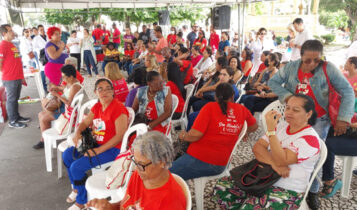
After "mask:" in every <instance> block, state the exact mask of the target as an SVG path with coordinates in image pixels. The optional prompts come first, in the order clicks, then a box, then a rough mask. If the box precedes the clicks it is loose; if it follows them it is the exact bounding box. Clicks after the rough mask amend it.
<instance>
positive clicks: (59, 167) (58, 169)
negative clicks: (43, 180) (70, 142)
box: [57, 149, 62, 179]
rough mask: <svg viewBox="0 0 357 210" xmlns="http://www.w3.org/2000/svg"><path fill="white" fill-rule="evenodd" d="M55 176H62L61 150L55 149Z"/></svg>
mask: <svg viewBox="0 0 357 210" xmlns="http://www.w3.org/2000/svg"><path fill="white" fill-rule="evenodd" d="M57 177H58V179H60V178H62V152H61V151H60V150H59V149H57Z"/></svg>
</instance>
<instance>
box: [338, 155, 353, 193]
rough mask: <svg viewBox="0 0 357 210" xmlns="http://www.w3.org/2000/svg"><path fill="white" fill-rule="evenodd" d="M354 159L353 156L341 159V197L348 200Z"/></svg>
mask: <svg viewBox="0 0 357 210" xmlns="http://www.w3.org/2000/svg"><path fill="white" fill-rule="evenodd" d="M354 160H355V158H354V157H353V156H344V157H343V170H342V189H341V196H342V197H343V198H348V196H349V194H350V187H351V179H352V169H353V166H354V164H353V163H354Z"/></svg>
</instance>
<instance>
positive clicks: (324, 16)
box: [319, 10, 349, 28]
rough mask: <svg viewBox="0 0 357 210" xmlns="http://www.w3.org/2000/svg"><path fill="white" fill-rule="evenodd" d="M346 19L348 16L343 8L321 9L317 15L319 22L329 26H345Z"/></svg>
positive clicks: (346, 24) (346, 23) (347, 19)
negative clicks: (330, 10) (336, 9)
mask: <svg viewBox="0 0 357 210" xmlns="http://www.w3.org/2000/svg"><path fill="white" fill-rule="evenodd" d="M348 21H349V17H348V16H347V15H346V12H345V11H344V10H338V11H336V12H327V11H325V10H322V11H321V12H320V16H319V22H320V24H322V25H324V26H326V27H329V28H346V27H347V26H348Z"/></svg>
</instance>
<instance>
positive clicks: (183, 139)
mask: <svg viewBox="0 0 357 210" xmlns="http://www.w3.org/2000/svg"><path fill="white" fill-rule="evenodd" d="M186 134H187V133H184V134H183V137H182V139H181V141H185V137H186Z"/></svg>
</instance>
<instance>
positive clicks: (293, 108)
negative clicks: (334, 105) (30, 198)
mask: <svg viewBox="0 0 357 210" xmlns="http://www.w3.org/2000/svg"><path fill="white" fill-rule="evenodd" d="M112 29H113V30H112V31H110V30H108V29H106V27H105V26H102V25H100V24H98V25H96V26H95V29H94V30H93V31H92V32H90V31H89V29H84V30H83V38H81V39H80V38H78V37H77V31H72V32H71V33H70V36H69V37H68V36H67V35H66V32H64V31H62V30H61V29H60V28H58V27H55V26H53V27H49V28H48V29H47V30H45V28H44V27H43V26H42V25H39V26H38V27H35V28H32V29H24V30H23V40H21V47H20V49H17V48H16V47H15V45H14V44H13V43H12V40H13V39H14V32H13V31H12V28H11V26H10V25H8V24H5V25H2V26H1V27H0V32H1V36H2V38H3V41H2V42H1V43H0V71H1V73H2V81H3V85H4V86H5V88H6V92H7V104H6V108H7V112H8V116H9V123H8V125H9V127H12V128H24V127H26V123H27V122H29V121H30V118H26V117H22V116H21V115H20V114H19V113H18V99H19V96H20V92H21V87H22V84H24V83H25V80H24V71H23V69H24V67H25V68H28V67H33V68H38V69H39V70H40V71H41V75H42V78H43V84H44V88H45V91H46V92H48V95H50V96H51V97H56V98H58V100H59V101H60V104H61V106H60V108H59V109H57V110H56V111H49V110H48V109H46V108H45V107H44V108H43V111H41V112H40V113H39V115H38V117H39V121H40V128H41V132H43V131H45V130H46V129H48V128H50V127H51V121H54V120H56V119H58V117H59V116H60V115H61V114H62V113H67V112H68V113H67V115H71V114H73V113H71V102H72V101H73V99H74V97H75V96H76V95H77V94H78V93H83V88H84V87H83V86H82V85H81V84H82V83H83V80H84V79H85V78H86V77H88V78H89V77H92V74H93V73H94V74H95V75H96V77H97V78H96V82H95V85H94V87H92V88H93V89H94V93H95V95H96V97H97V98H98V102H97V103H96V104H95V105H94V106H93V107H92V108H91V110H90V112H89V113H88V114H87V115H86V117H85V118H84V120H83V121H82V122H80V124H79V126H78V128H76V131H75V135H74V138H73V141H74V144H75V145H77V143H78V142H79V140H80V139H81V132H83V131H84V130H85V129H86V128H87V127H92V129H93V135H94V137H95V140H96V142H97V146H96V147H95V149H94V151H92V152H91V153H90V155H89V156H96V157H97V158H91V157H88V155H87V154H86V155H84V156H83V155H81V154H80V153H78V151H77V150H76V148H75V147H70V148H68V149H67V150H66V151H65V152H64V153H63V160H64V165H65V166H66V168H67V171H68V176H69V179H70V181H71V184H72V187H73V188H72V192H71V193H70V195H69V196H68V198H67V200H66V201H67V202H68V203H74V204H73V205H72V206H71V207H70V208H69V210H76V209H83V208H84V207H85V204H88V205H89V206H93V207H96V208H97V209H119V208H120V209H121V208H127V207H130V206H134V205H137V206H140V207H143V208H147V209H166V207H172V206H175V209H185V206H186V200H185V197H184V192H183V190H182V189H181V188H180V186H179V184H178V183H177V181H176V180H175V178H174V177H173V175H172V174H176V175H179V176H180V177H182V178H183V179H184V180H189V179H194V178H199V177H204V176H212V175H217V174H220V173H222V172H223V171H224V170H225V168H226V166H227V164H228V161H229V157H230V154H231V152H232V151H233V148H234V146H235V143H236V141H237V139H238V136H239V135H240V133H241V130H242V128H243V125H244V122H246V123H247V126H248V129H247V133H250V132H254V131H255V130H257V128H258V124H259V123H257V122H256V119H255V117H254V113H255V112H262V111H263V110H264V109H265V108H266V107H267V106H268V105H269V104H270V103H272V102H273V101H275V100H280V101H281V102H282V103H286V109H285V112H284V113H283V114H284V118H285V121H284V122H280V123H278V120H279V119H280V118H281V117H282V115H281V114H279V113H277V112H276V111H270V112H268V114H267V115H266V116H265V119H266V124H267V130H268V131H267V132H266V134H265V135H264V136H262V137H261V138H260V139H259V140H258V142H257V143H256V144H255V145H254V147H253V149H252V152H253V154H254V156H255V157H256V159H257V160H258V161H260V162H262V163H266V164H268V165H271V167H272V168H273V169H274V171H276V172H277V173H278V174H279V175H280V176H281V178H280V179H279V181H278V182H276V183H275V184H274V185H272V186H271V187H270V188H269V189H268V190H267V191H266V192H265V194H264V195H265V196H266V197H265V198H266V201H265V203H261V202H260V200H259V199H257V197H255V196H252V195H249V194H247V193H245V192H244V191H242V190H241V189H239V188H238V187H237V186H235V184H234V181H233V179H232V177H225V178H222V179H220V180H218V182H217V184H216V187H215V190H214V196H213V199H215V200H216V201H217V203H218V204H219V205H220V207H221V208H223V209H232V208H234V209H235V208H236V209H255V208H257V207H260V208H265V207H266V208H267V207H268V206H270V207H274V208H276V209H283V208H290V207H293V208H295V207H298V206H299V205H300V204H301V201H302V198H303V197H304V192H305V190H306V188H307V186H308V182H309V179H310V176H311V174H312V171H313V169H314V167H315V164H316V163H317V161H318V159H319V152H320V142H321V140H322V141H326V145H327V148H328V158H327V161H326V162H325V164H324V167H323V169H324V170H323V174H322V177H323V181H324V186H323V190H322V192H320V193H319V192H318V191H319V187H320V186H319V183H318V182H317V181H315V182H314V183H313V185H312V186H311V188H310V192H309V194H308V198H307V202H308V205H309V207H310V208H311V209H318V208H319V205H320V202H319V197H321V196H322V197H324V198H328V197H332V196H333V195H334V194H335V193H336V192H337V191H338V190H339V189H340V188H341V181H340V180H338V179H336V178H335V177H334V165H333V164H334V155H335V154H336V155H357V153H356V151H357V150H356V146H355V144H354V140H355V138H354V139H353V138H351V137H350V136H348V135H347V134H348V133H351V132H353V131H351V130H353V129H354V128H356V127H357V124H356V119H355V115H356V112H357V100H356V99H357V56H350V57H348V58H347V61H346V65H345V67H344V69H343V72H342V71H341V70H340V69H337V68H336V67H335V66H334V65H333V64H332V63H330V62H328V61H325V60H323V45H322V43H321V42H320V41H318V40H313V39H311V37H310V35H309V32H308V30H307V29H306V28H305V27H304V23H303V20H302V19H301V18H296V19H295V20H294V21H293V22H292V24H291V26H290V27H289V32H290V33H289V37H288V38H287V39H286V40H287V43H285V44H286V47H287V48H289V50H291V55H287V54H288V53H287V52H288V51H286V52H283V53H282V52H281V51H279V49H278V48H277V47H276V45H275V44H274V40H273V39H272V38H271V37H267V36H266V35H267V33H268V30H267V29H265V28H260V29H259V30H258V32H257V33H256V36H255V37H252V38H251V39H247V42H245V43H244V46H242V49H243V50H242V51H241V52H240V51H239V46H237V44H236V43H238V42H237V37H236V36H234V37H233V39H230V35H229V32H227V31H223V32H221V34H220V35H219V34H218V33H217V32H216V31H215V28H214V26H211V27H210V31H209V33H210V35H209V36H207V37H206V35H207V34H206V33H207V31H205V30H204V29H203V28H200V27H198V25H197V24H193V25H192V31H191V32H188V31H187V27H186V26H184V27H182V28H180V29H178V28H176V27H171V28H170V34H169V35H167V36H166V37H165V36H164V33H163V30H162V28H161V27H160V26H158V25H157V23H154V24H153V28H150V27H147V26H146V25H143V26H142V31H141V32H139V31H137V32H134V33H133V34H132V32H131V29H130V28H125V34H124V35H123V36H122V35H121V32H120V30H119V29H118V28H117V26H116V24H113V25H112ZM291 31H292V32H291ZM67 34H68V33H67ZM295 34H296V35H295ZM68 35H69V34H68ZM121 37H122V38H121ZM121 42H124V43H121ZM121 45H122V46H123V47H124V53H120V50H119V47H120V46H121ZM100 55H102V57H101V56H100ZM98 62H102V63H101V68H97V66H98V65H97V64H98ZM84 66H85V68H86V70H87V73H86V75H84V74H83V75H82V73H81V71H80V70H81V68H82V67H84ZM99 69H102V70H103V73H104V77H101V76H99V73H100V72H99V71H98V70H99ZM324 72H326V74H325V73H324ZM329 82H330V83H331V84H332V85H333V87H334V89H335V90H336V91H337V92H338V93H339V94H340V96H341V106H340V110H339V113H338V118H337V121H336V122H335V123H334V124H333V125H331V120H330V117H329V109H328V107H329V105H330V104H329V103H330V101H329V98H328V92H329V85H328V84H329ZM188 84H194V85H195V92H194V93H193V94H192V95H188V92H187V91H186V89H185V85H188ZM243 87H244V88H243ZM87 88H88V87H87ZM86 91H92V90H86ZM84 92H85V91H84ZM173 95H175V96H176V97H177V99H178V104H177V107H176V109H175V110H172V109H173V108H172V107H173V106H174V101H173V99H172V96H173ZM185 103H187V104H188V106H187V110H184V105H185ZM125 107H131V108H132V109H133V110H134V111H135V113H136V115H135V118H136V119H140V120H141V121H142V122H143V123H146V124H147V126H148V129H149V132H148V133H147V134H145V135H143V136H139V137H138V138H136V139H135V141H134V143H133V144H132V146H131V148H132V150H133V157H132V161H133V163H135V165H136V172H135V173H134V174H133V175H132V177H131V179H130V182H129V185H128V188H127V191H126V195H125V199H124V200H123V202H121V203H118V204H110V203H109V202H108V201H107V200H105V199H101V200H98V199H95V200H92V201H88V200H87V192H86V189H85V186H84V184H85V181H86V179H87V175H86V171H87V170H89V169H91V168H92V167H95V166H97V165H100V164H104V163H107V162H110V161H113V160H114V159H115V158H116V156H117V155H118V154H119V153H120V145H121V141H122V138H123V136H124V133H125V131H126V130H127V129H128V117H129V114H128V111H127V109H126V108H125ZM184 112H186V113H187V117H188V119H187V120H188V125H187V128H186V130H182V131H181V133H180V134H179V137H178V141H179V142H180V143H182V144H189V146H188V148H186V149H185V151H183V153H181V154H178V152H177V148H173V146H172V144H171V143H170V142H171V140H169V139H168V138H167V137H166V136H165V135H166V134H168V133H169V132H170V130H171V129H176V128H172V127H171V125H170V120H171V119H180V118H181V116H182V114H183V113H184ZM181 129H185V128H181ZM341 141H343V142H345V143H344V144H340V143H339V142H341ZM43 146H44V144H43V139H41V140H40V142H39V143H37V144H36V145H34V148H35V149H41V148H43ZM355 172H356V174H357V171H355ZM171 173H172V174H171ZM173 194H175V196H173ZM238 195H241V196H238ZM152 197H154V198H155V201H153V200H152V199H151V198H152ZM277 197H278V198H279V199H276V198H277ZM286 200H293V201H294V202H290V203H289V202H285V201H286ZM262 205H263V206H262Z"/></svg>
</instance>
